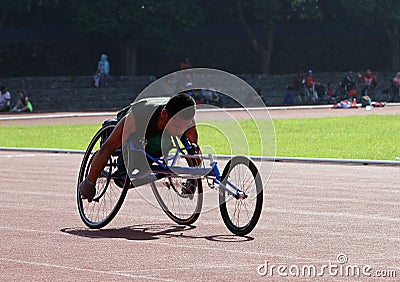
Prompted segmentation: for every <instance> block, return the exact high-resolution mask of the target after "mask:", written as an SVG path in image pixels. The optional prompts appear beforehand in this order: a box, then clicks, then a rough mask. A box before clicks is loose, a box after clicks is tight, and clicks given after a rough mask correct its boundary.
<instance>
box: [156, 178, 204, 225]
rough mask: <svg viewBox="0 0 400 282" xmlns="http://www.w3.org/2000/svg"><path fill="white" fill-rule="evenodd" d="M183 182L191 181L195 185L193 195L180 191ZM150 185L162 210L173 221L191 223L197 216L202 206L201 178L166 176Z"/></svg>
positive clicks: (183, 223)
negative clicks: (189, 195)
mask: <svg viewBox="0 0 400 282" xmlns="http://www.w3.org/2000/svg"><path fill="white" fill-rule="evenodd" d="M183 183H191V184H193V185H195V186H196V190H195V192H194V194H193V197H188V196H187V195H183V194H182V193H181V192H182V187H183V185H184V184H183ZM150 185H151V188H152V190H153V193H154V196H155V197H156V199H157V202H158V203H159V205H160V206H161V208H162V210H163V211H164V212H165V214H166V215H167V216H168V217H169V218H170V219H172V220H173V221H174V222H176V223H178V224H181V225H191V224H193V223H195V222H196V220H197V219H198V218H199V216H200V212H201V209H202V206H203V186H202V183H201V179H187V178H182V177H168V178H164V179H161V180H159V181H156V182H152V183H151V184H150Z"/></svg>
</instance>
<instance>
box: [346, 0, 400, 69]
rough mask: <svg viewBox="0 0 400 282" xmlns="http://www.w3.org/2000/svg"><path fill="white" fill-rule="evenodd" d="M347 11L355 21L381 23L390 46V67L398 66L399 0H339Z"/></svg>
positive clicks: (399, 40) (399, 61) (395, 67)
mask: <svg viewBox="0 0 400 282" xmlns="http://www.w3.org/2000/svg"><path fill="white" fill-rule="evenodd" d="M340 1H341V2H342V5H343V7H344V8H345V9H346V11H347V13H348V14H349V15H350V16H351V17H352V18H353V19H354V20H356V21H358V22H360V23H362V24H364V25H366V26H367V27H368V25H373V24H378V25H381V26H382V27H383V28H384V29H385V31H386V35H387V38H388V42H389V46H390V51H391V55H390V68H391V70H399V67H400V57H399V56H400V54H399V53H400V43H399V42H400V33H399V27H400V16H399V15H400V1H398V0H368V1H367V0H352V1H347V0H340Z"/></svg>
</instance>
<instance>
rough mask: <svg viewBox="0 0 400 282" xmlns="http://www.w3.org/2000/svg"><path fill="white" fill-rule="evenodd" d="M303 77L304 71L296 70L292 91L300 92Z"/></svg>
mask: <svg viewBox="0 0 400 282" xmlns="http://www.w3.org/2000/svg"><path fill="white" fill-rule="evenodd" d="M304 82H305V76H304V71H303V70H302V69H300V70H298V71H297V73H296V75H295V76H294V79H293V90H295V91H300V89H301V88H302V87H303V86H304Z"/></svg>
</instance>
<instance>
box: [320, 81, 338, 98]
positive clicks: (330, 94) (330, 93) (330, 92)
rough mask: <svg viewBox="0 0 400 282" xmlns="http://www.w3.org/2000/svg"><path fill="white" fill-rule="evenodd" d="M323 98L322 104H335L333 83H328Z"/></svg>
mask: <svg viewBox="0 0 400 282" xmlns="http://www.w3.org/2000/svg"><path fill="white" fill-rule="evenodd" d="M323 97H324V102H325V103H327V104H334V103H336V102H337V98H336V92H335V88H334V86H333V82H331V81H330V82H328V86H327V89H326V95H324V96H323Z"/></svg>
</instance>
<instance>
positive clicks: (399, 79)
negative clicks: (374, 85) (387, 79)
mask: <svg viewBox="0 0 400 282" xmlns="http://www.w3.org/2000/svg"><path fill="white" fill-rule="evenodd" d="M392 87H393V94H394V96H397V97H398V96H400V72H398V73H397V74H396V76H395V77H394V78H393V80H392Z"/></svg>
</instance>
